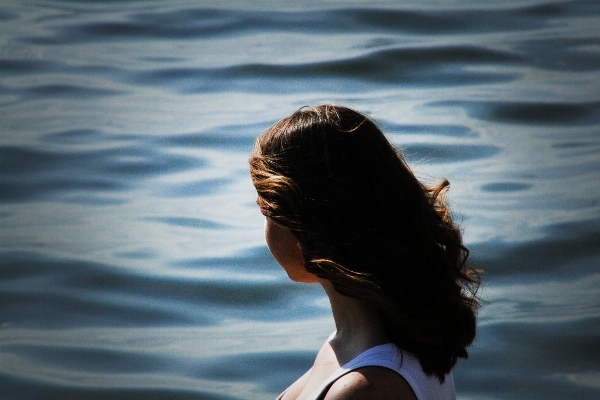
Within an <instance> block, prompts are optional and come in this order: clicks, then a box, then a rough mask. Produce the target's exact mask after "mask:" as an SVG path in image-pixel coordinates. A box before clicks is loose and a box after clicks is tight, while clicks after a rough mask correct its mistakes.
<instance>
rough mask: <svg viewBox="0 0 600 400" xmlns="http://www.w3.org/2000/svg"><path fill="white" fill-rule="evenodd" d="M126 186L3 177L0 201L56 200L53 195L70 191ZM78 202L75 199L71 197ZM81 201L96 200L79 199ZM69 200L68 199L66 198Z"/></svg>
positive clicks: (124, 187)
mask: <svg viewBox="0 0 600 400" xmlns="http://www.w3.org/2000/svg"><path fill="white" fill-rule="evenodd" d="M125 189H126V186H124V185H122V184H120V183H118V182H111V181H99V180H86V179H73V178H69V179H66V178H65V179H56V180H55V181H54V182H46V181H43V180H41V179H40V180H35V181H32V182H23V181H21V180H19V179H14V180H13V179H4V178H2V181H0V202H3V203H17V202H24V201H35V200H42V199H43V200H45V201H47V200H56V197H55V195H57V194H58V193H65V192H70V191H73V190H75V191H94V192H98V193H100V192H114V191H121V190H125ZM73 200H74V201H75V202H78V201H77V199H76V198H75V199H73ZM79 200H81V201H82V203H83V202H85V201H89V202H94V201H97V200H86V199H79ZM67 201H70V199H67Z"/></svg>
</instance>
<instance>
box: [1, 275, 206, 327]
mask: <svg viewBox="0 0 600 400" xmlns="http://www.w3.org/2000/svg"><path fill="white" fill-rule="evenodd" d="M44 281H45V280H43V279H33V280H29V281H26V282H24V284H26V285H28V288H23V287H20V288H19V289H11V288H8V289H6V288H2V287H0V301H2V311H1V312H0V321H1V323H9V324H10V326H11V327H24V328H44V329H65V328H70V327H85V326H102V327H111V326H113V327H146V326H174V325H179V326H188V325H194V326H198V325H208V324H210V323H213V322H214V321H213V320H212V319H211V318H208V317H206V316H205V315H193V316H191V315H189V313H181V312H178V310H176V309H175V307H171V308H168V307H166V306H165V305H162V306H160V307H158V306H156V305H152V304H151V299H147V301H148V304H144V303H143V302H142V301H138V302H137V303H138V304H128V303H129V302H128V301H126V300H127V294H126V293H127V289H124V290H123V294H121V295H120V296H118V295H117V293H113V295H114V299H111V300H108V299H107V298H106V296H103V295H102V294H100V295H98V293H94V292H93V291H89V292H86V291H85V289H83V290H81V291H79V292H74V291H69V290H65V289H63V288H61V287H60V286H58V285H54V286H50V287H47V288H41V287H40V286H41V285H42V284H43V282H44ZM2 286H5V285H2ZM20 286H22V285H20ZM40 291H42V292H40Z"/></svg>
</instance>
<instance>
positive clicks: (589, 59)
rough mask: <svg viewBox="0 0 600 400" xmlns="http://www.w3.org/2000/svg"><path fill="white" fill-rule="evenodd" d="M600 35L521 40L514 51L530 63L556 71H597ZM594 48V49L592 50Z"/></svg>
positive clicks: (599, 57) (599, 54) (599, 58)
mask: <svg viewBox="0 0 600 400" xmlns="http://www.w3.org/2000/svg"><path fill="white" fill-rule="evenodd" d="M599 46H600V37H597V36H594V37H587V38H553V39H541V40H532V41H527V40H525V41H521V42H519V43H518V45H517V46H516V47H515V51H517V52H518V53H520V54H523V55H524V56H525V55H527V57H528V58H529V59H530V60H531V65H532V66H535V67H537V68H541V69H547V70H558V71H578V72H579V71H582V72H584V71H597V70H599V69H600V51H598V50H597V49H598V47H599ZM592 49H596V50H592Z"/></svg>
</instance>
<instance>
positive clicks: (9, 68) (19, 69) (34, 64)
mask: <svg viewBox="0 0 600 400" xmlns="http://www.w3.org/2000/svg"><path fill="white" fill-rule="evenodd" d="M55 65H56V63H54V62H51V61H45V60H14V59H12V60H11V59H2V60H0V72H1V73H2V75H4V76H6V75H10V74H13V75H22V74H29V73H36V72H41V71H48V70H54V69H55V68H54V67H55Z"/></svg>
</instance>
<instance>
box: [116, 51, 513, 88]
mask: <svg viewBox="0 0 600 400" xmlns="http://www.w3.org/2000/svg"><path fill="white" fill-rule="evenodd" d="M520 62H521V57H520V56H517V55H514V54H511V53H506V52H500V51H496V50H489V49H484V48H477V47H469V46H455V47H434V48H418V49H409V48H402V49H390V50H380V51H375V52H371V53H368V54H365V55H362V56H359V57H354V58H347V59H342V60H331V61H321V62H314V63H307V64H245V65H239V66H233V67H227V68H218V69H214V68H212V69H211V68H190V67H188V68H165V69H159V70H151V71H142V72H136V73H133V74H132V75H131V76H130V77H128V78H127V79H128V80H133V81H135V82H136V83H137V84H139V85H149V84H151V85H158V86H166V87H168V88H169V89H171V90H173V89H175V90H176V91H178V92H180V93H183V94H189V93H203V92H207V91H208V92H211V91H215V90H217V91H224V90H233V89H235V90H240V89H244V90H250V91H260V92H265V91H278V90H283V86H285V87H287V86H289V85H293V82H296V86H294V87H295V88H296V90H299V91H306V90H309V91H310V90H314V88H316V87H331V88H332V89H333V88H336V87H337V88H338V89H337V91H339V89H340V87H339V85H340V84H341V83H345V84H344V85H343V86H344V88H345V90H350V89H352V85H350V84H349V83H348V81H363V82H368V83H371V84H393V85H398V84H404V85H423V86H457V85H471V84H477V83H484V82H487V83H490V82H499V81H508V80H513V79H516V78H517V76H516V75H514V74H510V73H506V72H491V71H488V72H485V73H484V72H476V71H472V70H469V69H468V67H469V66H477V67H481V66H482V65H487V64H493V65H495V66H498V65H499V64H518V63H520ZM496 71H498V70H496ZM332 79H335V80H336V81H335V82H332ZM265 80H269V81H274V82H276V83H277V84H273V85H265ZM290 80H291V83H290V82H289V81H290ZM304 80H308V82H307V84H304V85H299V82H303V81H304ZM279 81H281V82H279ZM344 81H345V82H344ZM281 85H283V86H281ZM303 87H304V89H302V88H303ZM356 89H359V87H356V88H355V90H356Z"/></svg>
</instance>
